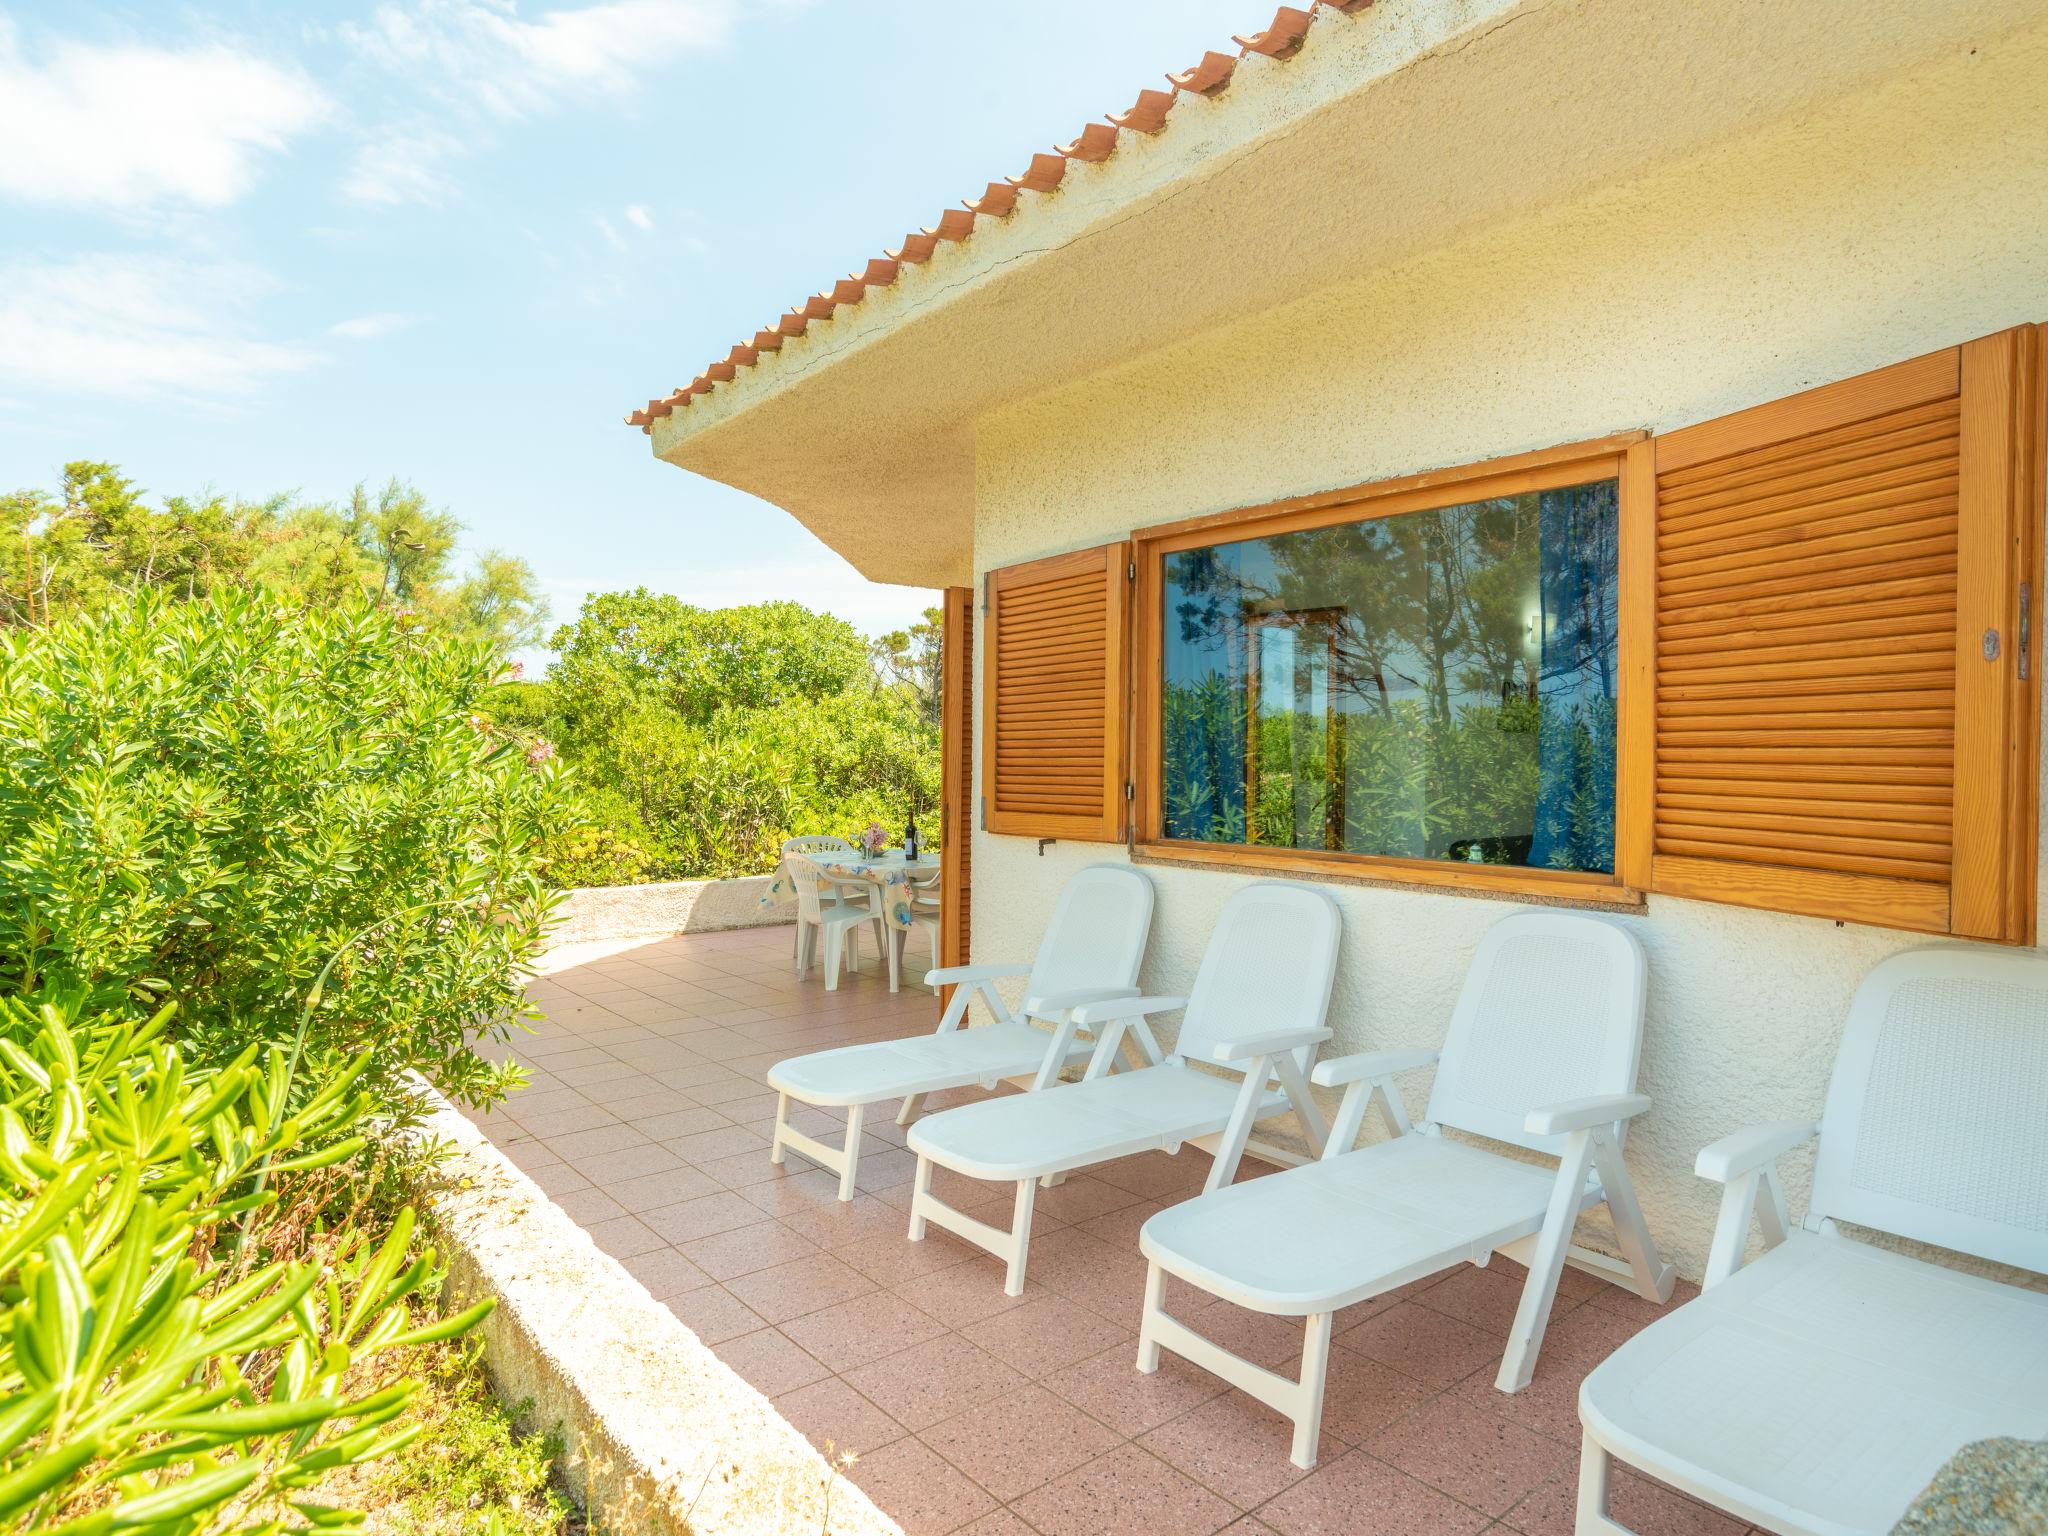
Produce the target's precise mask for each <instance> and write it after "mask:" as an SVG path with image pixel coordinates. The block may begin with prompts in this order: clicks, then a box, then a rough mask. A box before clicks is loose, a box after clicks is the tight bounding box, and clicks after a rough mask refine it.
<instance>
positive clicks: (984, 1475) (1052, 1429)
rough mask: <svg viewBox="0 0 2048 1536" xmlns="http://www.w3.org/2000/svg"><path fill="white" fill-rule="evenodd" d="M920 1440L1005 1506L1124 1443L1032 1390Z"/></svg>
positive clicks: (935, 1428) (960, 1417) (980, 1408)
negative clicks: (1042, 1484)
mask: <svg viewBox="0 0 2048 1536" xmlns="http://www.w3.org/2000/svg"><path fill="white" fill-rule="evenodd" d="M918 1438H919V1439H921V1440H923V1441H924V1443H925V1444H926V1445H929V1446H930V1447H931V1448H932V1449H933V1450H935V1451H937V1452H938V1453H939V1454H940V1455H941V1456H943V1457H945V1458H946V1460H948V1461H950V1462H951V1463H952V1464H953V1465H954V1466H956V1467H958V1468H959V1469H960V1470H961V1471H962V1472H965V1473H966V1474H967V1475H968V1476H969V1477H971V1478H973V1479H974V1481H975V1482H977V1483H979V1484H980V1485H981V1486H982V1487H983V1488H985V1489H987V1490H988V1491H989V1492H990V1493H992V1494H993V1495H995V1497H996V1498H998V1499H1000V1500H1002V1501H1003V1502H1004V1503H1008V1502H1009V1501H1010V1500H1012V1499H1015V1498H1018V1497H1020V1496H1021V1495H1023V1494H1026V1493H1029V1492H1030V1491H1031V1490H1032V1489H1033V1488H1036V1487H1038V1486H1039V1485H1040V1484H1041V1483H1047V1482H1050V1481H1051V1480H1052V1479H1053V1478H1055V1477H1058V1476H1059V1475H1060V1474H1061V1473H1063V1472H1069V1471H1072V1470H1073V1469H1074V1468H1075V1467H1078V1466H1080V1465H1081V1464H1082V1463H1083V1462H1086V1461H1092V1460H1093V1459H1094V1458H1095V1457H1097V1456H1099V1455H1101V1454H1102V1453H1103V1452H1104V1451H1107V1450H1109V1449H1111V1448H1112V1447H1114V1446H1116V1445H1119V1444H1121V1443H1122V1440H1123V1437H1122V1436H1121V1435H1119V1434H1117V1432H1116V1431H1115V1430H1113V1429H1110V1428H1108V1427H1106V1426H1105V1425H1102V1424H1099V1423H1097V1422H1096V1421H1095V1420H1094V1419H1092V1418H1090V1417H1089V1416H1088V1415H1087V1414H1085V1413H1083V1412H1082V1411H1081V1410H1080V1409H1078V1408H1076V1407H1074V1406H1073V1405H1072V1404H1070V1403H1068V1402H1066V1401H1064V1400H1062V1399H1060V1398H1058V1397H1055V1396H1053V1394H1052V1393H1050V1392H1048V1391H1046V1390H1045V1388H1043V1387H1040V1386H1035V1385H1034V1386H1027V1387H1024V1388H1022V1389H1021V1390H1019V1391H1017V1392H1013V1393H1010V1394H1008V1395H1007V1396H1004V1397H999V1398H997V1399H995V1400H994V1401H993V1402H987V1403H981V1404H979V1405H977V1406H975V1407H973V1408H970V1409H968V1410H966V1411H965V1412H964V1413H960V1414H956V1415H954V1416H953V1417H952V1418H950V1419H945V1420H942V1421H941V1422H939V1423H937V1424H934V1425H932V1426H931V1427H930V1428H929V1429H926V1430H924V1431H923V1432H922V1433H921V1434H920V1435H919V1436H918Z"/></svg>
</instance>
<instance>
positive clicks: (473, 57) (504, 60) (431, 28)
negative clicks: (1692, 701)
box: [340, 0, 739, 222]
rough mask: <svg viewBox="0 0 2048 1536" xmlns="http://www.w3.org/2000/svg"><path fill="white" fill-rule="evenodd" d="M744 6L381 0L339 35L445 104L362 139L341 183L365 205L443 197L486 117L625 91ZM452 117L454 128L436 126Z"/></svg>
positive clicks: (706, 41) (714, 36) (668, 1)
mask: <svg viewBox="0 0 2048 1536" xmlns="http://www.w3.org/2000/svg"><path fill="white" fill-rule="evenodd" d="M738 10H739V5H738V0H601V3H598V4H591V5H570V6H557V7H554V8H552V9H543V10H539V11H537V12H534V13H533V14H531V16H523V15H521V13H520V10H519V7H518V6H517V5H516V4H515V3H514V0H384V3H382V4H380V5H379V6H378V7H377V8H376V10H375V11H374V12H372V13H371V16H370V18H369V20H368V22H367V23H365V24H363V25H356V24H353V23H347V24H344V25H343V26H342V27H341V28H340V35H341V36H342V38H343V39H344V41H346V42H347V43H348V44H349V45H350V46H351V47H352V48H354V49H355V51H356V52H357V53H358V54H359V55H360V56H361V57H362V58H364V59H366V60H368V61H369V62H370V63H372V64H374V65H376V66H378V67H380V68H382V69H384V70H385V71H387V72H388V73H390V74H391V75H393V76H395V77H397V78H399V79H400V80H402V81H405V82H408V83H410V84H411V85H413V86H414V87H415V88H416V89H417V90H419V91H420V92H421V93H422V94H423V95H425V96H426V97H428V98H430V99H431V100H432V101H434V102H437V103H438V104H439V111H438V112H437V113H420V112H416V113H415V114H414V115H413V116H412V118H411V119H410V120H409V121H406V122H402V123H400V124H399V125H398V127H397V128H396V129H394V130H393V131H392V132H391V133H389V134H387V135H386V136H384V137H382V138H380V139H377V140H375V141H373V142H372V143H370V144H368V145H366V146H365V147H364V149H363V150H362V151H361V153H360V154H359V155H358V157H357V161H356V164H355V166H354V168H353V169H352V170H351V171H350V173H349V175H348V177H347V179H346V181H345V182H344V184H343V190H344V192H345V193H346V194H347V195H348V196H349V197H351V198H353V199H355V200H356V201H358V202H363V203H401V202H438V201H440V200H442V198H444V197H445V196H446V194H447V191H448V188H449V185H450V177H449V173H448V172H447V170H446V169H445V166H446V163H447V162H449V161H450V160H453V159H454V158H455V157H456V156H457V155H458V154H460V153H461V152H462V151H463V150H465V149H467V148H469V147H471V146H472V145H473V144H474V143H475V142H476V140H477V138H478V137H479V136H480V135H482V134H484V133H486V132H487V130H488V125H489V124H490V123H492V122H494V121H499V122H501V121H509V120H512V119H517V118H521V117H525V116H528V115H531V114H533V113H535V112H538V111H541V110H543V109H545V108H548V107H551V106H554V105H557V104H559V103H561V102H563V101H565V100H568V99H571V98H574V97H584V96H595V95H602V94H617V93H620V92H623V91H627V90H630V89H631V88H632V87H633V86H634V85H636V84H637V83H638V78H639V76H640V75H641V74H642V73H643V72H645V71H647V70H652V69H657V68H660V67H661V66H662V65H664V64H666V63H668V62H669V61H670V60H672V59H673V58H675V57H676V56H678V55H680V54H683V53H688V52H692V51H696V50H701V49H707V48H713V47H716V46H718V45H719V44H720V43H722V42H723V41H724V40H725V38H726V36H727V34H728V33H729V32H730V31H731V28H732V23H733V18H734V16H735V15H736V14H737V12H738ZM451 118H452V119H454V120H455V121H456V122H458V123H460V124H461V125H462V127H463V131H462V132H461V133H460V134H459V135H458V134H455V133H451V132H450V131H448V129H447V127H446V126H434V125H436V124H445V123H446V122H447V121H448V120H449V119H451ZM642 212H643V213H644V212H645V210H644V209H643V210H642ZM629 217H630V215H629ZM635 222H638V221H637V220H636V221H635Z"/></svg>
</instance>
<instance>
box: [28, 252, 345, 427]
mask: <svg viewBox="0 0 2048 1536" xmlns="http://www.w3.org/2000/svg"><path fill="white" fill-rule="evenodd" d="M268 286H270V284H269V280H268V278H267V277H265V275H264V274H263V273H261V272H258V271H255V270H253V269H251V268H248V267H245V266H240V265H237V264H233V263H226V262H212V263H201V262H190V261H179V260H176V259H173V258H170V257H160V256H82V257H78V258H76V259H74V260H71V261H68V262H41V263H37V262H24V263H17V264H15V265H12V266H9V267H5V268H0V377H4V378H8V379H11V380H16V381H20V382H23V383H29V384H34V385H39V386H41V387H43V388H47V389H51V390H57V391H73V392H79V393H92V394H113V395H116V396H118V397H119V398H120V399H122V400H131V399H134V398H136V397H138V396H157V397H165V396H170V397H181V398H185V399H189V400H197V401H218V400H220V399H223V398H227V397H236V396H246V395H250V394H253V393H254V392H255V391H257V390H258V389H260V388H261V387H262V386H263V385H265V384H268V383H270V382H271V381H272V380H274V379H278V378H282V377H285V376H288V375H290V374H294V373H298V372H300V371H302V370H304V369H306V368H309V367H311V366H312V365H313V364H314V363H316V362H318V361H319V356H318V354H317V353H314V352H311V351H308V350H306V349H304V348H301V347H295V346H287V345H281V344H279V343H276V342H269V341H261V340H257V339H255V338H253V337H251V336H249V335H248V334H247V324H246V311H247V307H248V302H249V300H250V299H251V298H252V297H254V296H255V295H256V294H258V293H260V292H261V291H263V290H264V289H265V288H267V287H268Z"/></svg>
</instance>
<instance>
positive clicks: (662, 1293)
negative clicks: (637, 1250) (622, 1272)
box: [625, 1247, 711, 1301]
mask: <svg viewBox="0 0 2048 1536" xmlns="http://www.w3.org/2000/svg"><path fill="white" fill-rule="evenodd" d="M625 1265H626V1273H628V1274H629V1275H631V1276H632V1277H633V1278H634V1279H635V1280H638V1281H639V1282H640V1283H641V1284H642V1285H644V1286H646V1287H647V1294H648V1295H650V1296H652V1297H653V1298H654V1299H655V1300H656V1301H666V1300H667V1299H668V1298H669V1297H671V1296H679V1295H681V1294H682V1293H683V1292H684V1291H694V1290H695V1289H697V1287H698V1286H700V1285H709V1284H711V1277H710V1276H709V1275H707V1274H705V1273H704V1271H703V1270H701V1269H699V1268H698V1267H697V1266H696V1265H695V1264H692V1263H691V1262H690V1261H689V1260H688V1259H686V1258H684V1257H683V1256H682V1255H681V1254H680V1253H678V1252H676V1250H675V1249H673V1248H666V1247H664V1248H655V1249H652V1250H650V1251H649V1252H646V1253H641V1254H636V1255H634V1256H633V1257H632V1258H629V1259H627V1260H626V1261H625Z"/></svg>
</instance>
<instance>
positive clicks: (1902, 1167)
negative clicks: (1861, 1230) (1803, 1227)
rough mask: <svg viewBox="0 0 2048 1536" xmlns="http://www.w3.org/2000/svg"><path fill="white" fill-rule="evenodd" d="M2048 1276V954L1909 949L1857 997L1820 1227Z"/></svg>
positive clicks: (1816, 1191) (1820, 1186)
mask: <svg viewBox="0 0 2048 1536" xmlns="http://www.w3.org/2000/svg"><path fill="white" fill-rule="evenodd" d="M1821 1217H1833V1218H1835V1219H1838V1220H1841V1221H1848V1222H1854V1223H1855V1224H1856V1225H1858V1226H1863V1227H1876V1228H1878V1229H1880V1230H1882V1231H1885V1232H1892V1233H1896V1234H1897V1235H1898V1236H1900V1237H1910V1238H1915V1239H1918V1240H1919V1241H1921V1242H1926V1243H1935V1244H1938V1245H1939V1246H1941V1247H1943V1248H1951V1249H1954V1250H1955V1251H1957V1252H1959V1253H1970V1254H1976V1255H1977V1256H1978V1257H1980V1258H1986V1259H1994V1260H1997V1261H1999V1262H2001V1263H2005V1264H2017V1265H2019V1266H2021V1267H2022V1268H2025V1269H2031V1270H2037V1271H2042V1272H2048V956H2042V955H2040V954H2038V953H2034V954H2000V953H1997V952H1994V951H1990V950H1976V949H1962V948H1937V949H1915V950H1908V951H1906V952H1905V953H1904V954H1899V955H1894V956H1892V957H1891V958H1890V959H1889V960H1886V961H1884V962H1882V963H1881V964H1879V965H1877V966H1876V967H1874V968H1873V969H1872V970H1871V972H1870V974H1869V975H1867V976H1865V977H1864V978H1863V984H1862V985H1861V986H1859V987H1858V988H1857V989H1856V998H1855V1001H1853V1002H1852V1003H1851V1004H1850V1005H1849V1023H1848V1027H1847V1029H1846V1030H1845V1031H1844V1032H1843V1035H1842V1047H1841V1050H1840V1051H1839V1052H1837V1053H1836V1056H1835V1073H1834V1077H1833V1078H1832V1079H1831V1080H1830V1082H1829V1084H1828V1099H1827V1108H1826V1109H1825V1110H1824V1111H1823V1113H1822V1116H1821V1129H1820V1157H1819V1160H1818V1161H1817V1162H1816V1164H1815V1165H1814V1171H1813V1203H1812V1205H1811V1207H1810V1215H1809V1217H1808V1219H1809V1221H1812V1220H1815V1219H1818V1218H1821Z"/></svg>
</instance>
